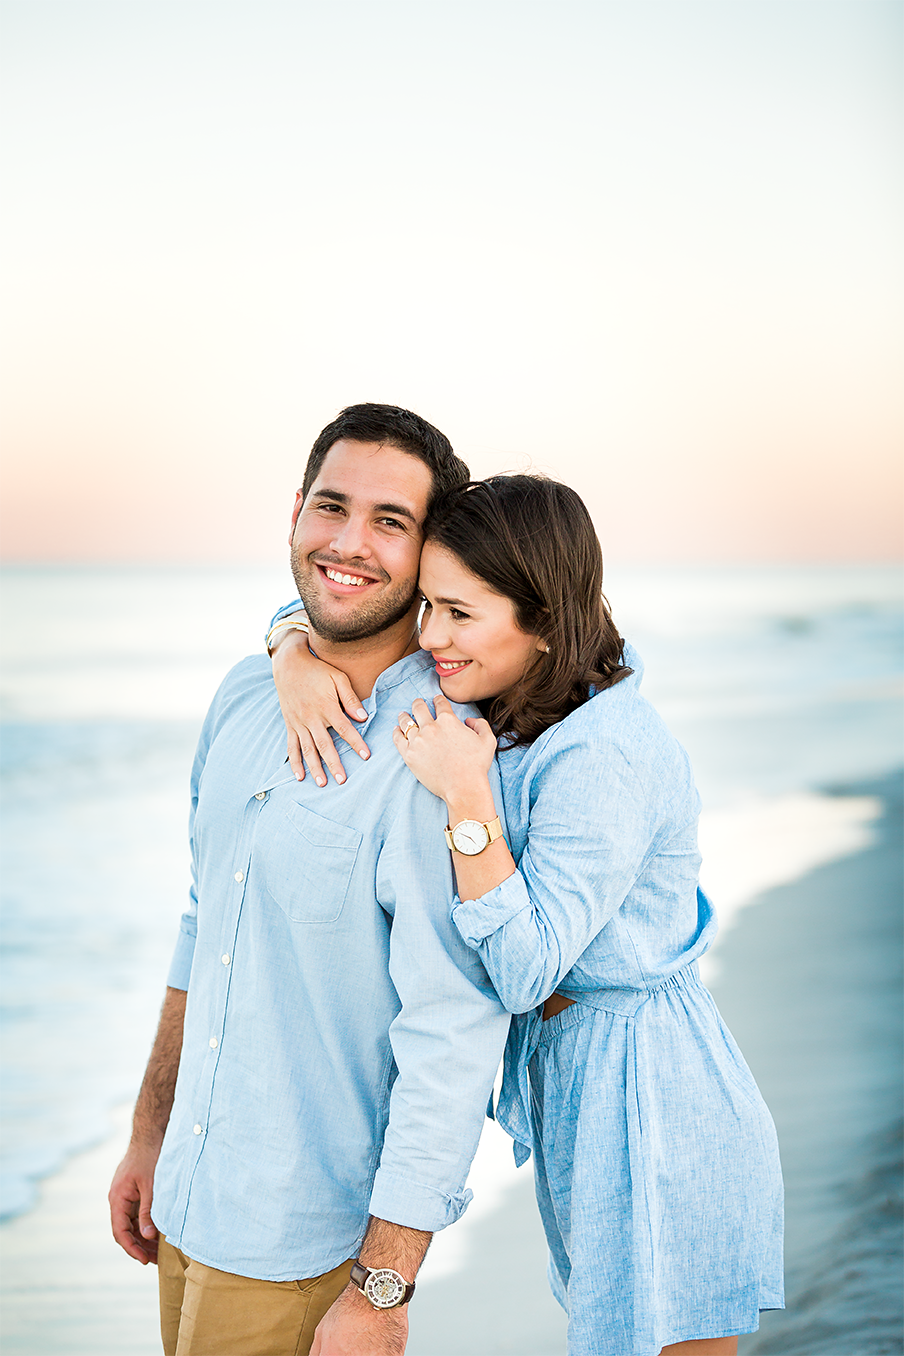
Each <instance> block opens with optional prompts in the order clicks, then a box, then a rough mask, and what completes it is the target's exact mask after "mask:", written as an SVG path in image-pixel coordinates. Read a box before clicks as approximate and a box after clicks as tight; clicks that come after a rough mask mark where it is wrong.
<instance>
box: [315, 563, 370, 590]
mask: <svg viewBox="0 0 904 1356" xmlns="http://www.w3.org/2000/svg"><path fill="white" fill-rule="evenodd" d="M323 572H324V574H325V575H326V577H327V579H332V581H333V583H334V584H354V585H356V586H357V587H359V588H360V587H361V586H362V585H364V584H369V583H370V580H369V579H362V578H361V576H360V575H359V574H340V573H339V571H338V570H328V569H327V568H326V567H325V566H324V570H323Z"/></svg>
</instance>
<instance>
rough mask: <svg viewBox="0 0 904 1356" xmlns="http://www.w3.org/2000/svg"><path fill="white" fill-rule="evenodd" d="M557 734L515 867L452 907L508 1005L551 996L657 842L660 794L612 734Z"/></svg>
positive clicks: (536, 782) (532, 1003)
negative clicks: (596, 738)
mask: <svg viewBox="0 0 904 1356" xmlns="http://www.w3.org/2000/svg"><path fill="white" fill-rule="evenodd" d="M563 734H564V731H563V730H561V729H560V730H559V731H558V732H557V736H558V737H557V738H555V739H554V740H552V741H551V742H550V745H549V746H548V747H547V750H546V756H545V757H544V759H543V761H542V763H541V765H540V766H539V767H538V769H537V770H536V771H535V772H534V773H533V775H532V780H531V786H530V818H529V825H528V836H527V844H526V846H525V849H524V852H523V855H522V857H521V860H520V862H519V863H518V869H517V871H516V872H515V873H514V875H512V876H509V877H508V879H507V880H504V881H503V882H502V884H501V885H497V886H496V887H495V888H494V889H492V890H490V891H488V892H487V894H485V895H482V896H481V897H480V898H479V899H475V900H456V902H455V904H454V905H453V913H452V917H453V920H454V922H455V926H456V927H457V929H458V931H459V932H460V934H461V936H462V938H463V940H464V941H465V942H466V944H467V945H468V946H470V947H472V948H473V949H474V950H475V951H476V952H477V953H478V954H479V956H480V958H481V960H482V961H483V963H484V965H485V966H486V968H487V971H488V972H489V975H490V978H491V979H492V981H493V984H494V986H495V988H496V991H497V993H498V994H499V996H500V998H501V999H502V1001H503V1003H504V1004H505V1006H506V1007H507V1008H508V1009H509V1011H511V1012H528V1011H530V1009H532V1008H535V1007H536V1006H537V1005H538V1004H539V1003H542V1002H543V1001H544V1000H545V999H546V998H548V997H549V996H550V994H551V993H553V992H554V991H555V989H556V987H557V986H558V985H559V984H560V982H561V981H562V980H563V979H564V978H565V976H566V975H567V974H568V972H569V970H571V968H572V966H573V965H574V964H575V962H576V961H577V960H578V958H579V957H580V956H581V954H582V953H583V952H584V951H585V950H586V949H587V947H588V946H589V944H590V943H591V942H592V941H593V939H594V937H596V936H597V934H598V933H599V932H600V931H601V929H602V928H604V927H605V926H606V924H607V923H608V922H609V920H610V919H611V918H612V917H613V916H614V915H615V913H616V912H617V911H618V909H619V908H620V907H621V905H622V904H623V903H624V901H625V898H626V897H627V895H628V892H629V891H630V889H631V887H632V885H633V884H634V882H635V881H636V880H637V878H638V876H639V875H640V874H641V872H642V871H643V869H644V866H645V864H646V862H647V861H648V860H649V859H650V857H651V856H652V855H653V854H654V853H655V852H656V850H657V845H658V838H659V836H660V832H661V830H660V824H661V804H662V802H661V799H660V796H659V795H658V794H657V792H656V789H655V788H654V787H653V786H652V785H650V784H649V776H648V774H645V775H644V776H639V775H638V773H637V772H636V771H635V769H634V767H632V765H631V760H630V758H629V756H628V754H627V753H626V752H625V751H624V750H623V749H622V748H620V747H619V746H618V745H617V744H615V743H610V742H603V743H594V744H589V743H588V742H586V741H585V740H582V739H580V738H575V737H570V738H561V736H562V735H563Z"/></svg>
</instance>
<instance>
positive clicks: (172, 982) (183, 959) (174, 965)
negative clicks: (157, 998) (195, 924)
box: [166, 932, 195, 989]
mask: <svg viewBox="0 0 904 1356" xmlns="http://www.w3.org/2000/svg"><path fill="white" fill-rule="evenodd" d="M194 954H195V938H194V936H193V934H192V933H189V932H180V933H179V940H178V941H177V942H176V949H175V951H174V952H173V959H172V961H171V963H170V968H169V974H168V975H167V977H166V982H167V985H168V987H169V988H171V989H187V988H188V981H189V979H190V978H191V963H192V958H193V957H194Z"/></svg>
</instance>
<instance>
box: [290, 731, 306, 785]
mask: <svg viewBox="0 0 904 1356" xmlns="http://www.w3.org/2000/svg"><path fill="white" fill-rule="evenodd" d="M286 744H287V746H288V750H289V767H290V768H291V769H292V771H293V772H294V773H295V777H296V780H297V781H299V782H303V781H304V760H303V758H302V756H301V745H300V744H299V742H298V735H297V734H296V733H295V731H294V730H287V731H286Z"/></svg>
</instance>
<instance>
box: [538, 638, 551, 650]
mask: <svg viewBox="0 0 904 1356" xmlns="http://www.w3.org/2000/svg"><path fill="white" fill-rule="evenodd" d="M537 649H538V650H539V651H540V653H541V654H549V641H547V640H544V639H543V637H542V636H537Z"/></svg>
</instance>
